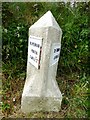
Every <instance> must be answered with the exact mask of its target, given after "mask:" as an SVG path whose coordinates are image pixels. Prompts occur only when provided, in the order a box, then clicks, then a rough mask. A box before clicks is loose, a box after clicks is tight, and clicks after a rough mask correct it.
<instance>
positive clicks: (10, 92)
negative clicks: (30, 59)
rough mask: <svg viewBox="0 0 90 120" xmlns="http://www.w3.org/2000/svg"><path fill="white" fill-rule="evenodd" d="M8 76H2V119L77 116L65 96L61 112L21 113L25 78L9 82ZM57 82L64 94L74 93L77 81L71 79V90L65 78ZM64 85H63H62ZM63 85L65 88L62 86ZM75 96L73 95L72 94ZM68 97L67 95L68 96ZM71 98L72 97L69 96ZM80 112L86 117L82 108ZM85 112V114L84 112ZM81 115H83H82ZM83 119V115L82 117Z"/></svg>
mask: <svg viewBox="0 0 90 120" xmlns="http://www.w3.org/2000/svg"><path fill="white" fill-rule="evenodd" d="M6 78H7V76H5V75H3V76H2V84H3V85H2V88H3V91H2V112H1V114H0V116H2V117H10V118H64V117H69V114H70V115H71V114H72V117H73V116H74V117H75V116H76V117H78V116H77V113H76V110H75V109H77V108H75V109H72V108H70V107H72V104H71V105H70V103H69V101H68V97H64V96H63V99H64V100H63V102H62V106H61V111H60V112H35V113H30V114H24V113H22V112H21V109H20V107H21V95H22V91H23V87H24V83H25V78H22V79H21V78H20V79H13V80H8V79H6ZM57 82H58V85H59V87H60V88H61V92H62V93H66V90H67V93H66V94H70V93H69V92H71V93H72V92H73V91H72V88H73V85H74V84H75V82H76V80H75V79H71V80H70V79H69V82H68V83H69V89H70V91H68V89H67V84H68V83H67V79H65V78H64V77H57ZM62 83H63V84H62ZM62 85H63V86H62ZM72 94H73V93H72ZM66 96H67V95H66ZM69 96H70V95H69ZM78 110H79V111H80V112H81V113H82V114H84V115H83V116H84V117H86V113H85V110H83V109H82V108H78ZM82 110H83V111H84V112H83V111H82ZM80 115H81V114H80ZM81 117H82V115H81Z"/></svg>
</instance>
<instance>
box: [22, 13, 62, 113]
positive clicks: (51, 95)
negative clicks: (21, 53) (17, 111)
mask: <svg viewBox="0 0 90 120" xmlns="http://www.w3.org/2000/svg"><path fill="white" fill-rule="evenodd" d="M30 35H32V36H35V37H40V38H42V52H41V61H40V69H37V68H35V66H33V65H32V64H31V63H29V62H28V61H27V78H26V82H25V85H24V90H23V94H22V101H21V109H22V111H23V112H25V113H29V112H36V111H57V112H58V111H59V110H60V108H61V101H62V94H61V92H60V90H59V87H58V85H57V82H56V73H57V65H58V61H57V62H56V63H54V64H52V62H51V59H52V49H53V47H52V46H53V45H54V44H56V46H57V44H58V45H60V48H61V36H62V31H61V28H60V27H59V25H58V24H57V22H56V20H55V18H54V17H53V15H52V13H51V12H50V11H48V12H47V13H46V14H44V16H42V17H41V18H40V19H39V20H38V21H37V22H36V23H35V24H33V25H32V26H31V27H30V29H29V36H30ZM28 44H29V43H28ZM28 52H29V49H28ZM28 60H29V56H28Z"/></svg>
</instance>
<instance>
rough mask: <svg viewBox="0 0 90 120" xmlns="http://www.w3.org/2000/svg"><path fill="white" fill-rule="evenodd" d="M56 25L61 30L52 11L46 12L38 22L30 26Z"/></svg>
mask: <svg viewBox="0 0 90 120" xmlns="http://www.w3.org/2000/svg"><path fill="white" fill-rule="evenodd" d="M49 26H51V27H54V28H56V29H58V30H60V27H59V25H58V23H57V22H56V20H55V18H54V16H53V15H52V13H51V11H48V12H46V13H45V14H44V15H43V16H42V17H41V18H40V19H39V20H38V21H37V22H35V23H34V24H33V25H32V26H31V27H30V28H37V27H49Z"/></svg>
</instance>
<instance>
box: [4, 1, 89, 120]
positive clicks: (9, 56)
mask: <svg viewBox="0 0 90 120" xmlns="http://www.w3.org/2000/svg"><path fill="white" fill-rule="evenodd" d="M48 10H51V12H52V14H53V15H54V17H55V19H56V20H57V22H58V24H59V25H60V27H61V29H62V31H63V36H62V48H61V55H60V60H59V64H58V72H57V82H58V85H59V87H60V90H61V92H62V93H63V101H62V109H61V111H60V112H59V113H41V112H40V113H33V114H31V113H30V114H29V115H28V116H29V117H32V118H33V117H39V118H44V117H48V118H50V117H57V118H61V117H62V118H68V117H69V118H70V117H71V118H79V117H81V118H85V117H89V114H88V109H89V103H88V95H89V90H88V86H89V79H90V76H89V68H90V66H89V65H90V63H89V54H90V53H89V41H90V34H89V33H90V23H89V21H90V20H89V19H90V2H88V3H74V4H73V7H71V5H70V3H66V4H65V3H64V2H60V3H59V2H58V3H51V2H50V3H44V2H42V3H41V2H40V3H39V2H38V3H35V2H30V3H27V2H26V3H19V2H18V3H17V2H16V3H2V43H3V44H2V71H3V72H2V75H3V80H2V82H3V91H2V94H3V97H2V111H3V115H4V116H9V117H10V116H15V117H20V116H21V117H26V115H23V114H22V113H21V112H20V111H19V109H20V101H21V94H22V89H23V86H24V83H25V77H26V64H27V48H28V29H29V27H30V26H31V25H32V24H33V23H34V22H36V21H37V20H38V19H39V18H40V17H41V16H42V15H43V14H44V13H45V12H47V11H48ZM17 111H18V112H17ZM28 116H27V117H28Z"/></svg>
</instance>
